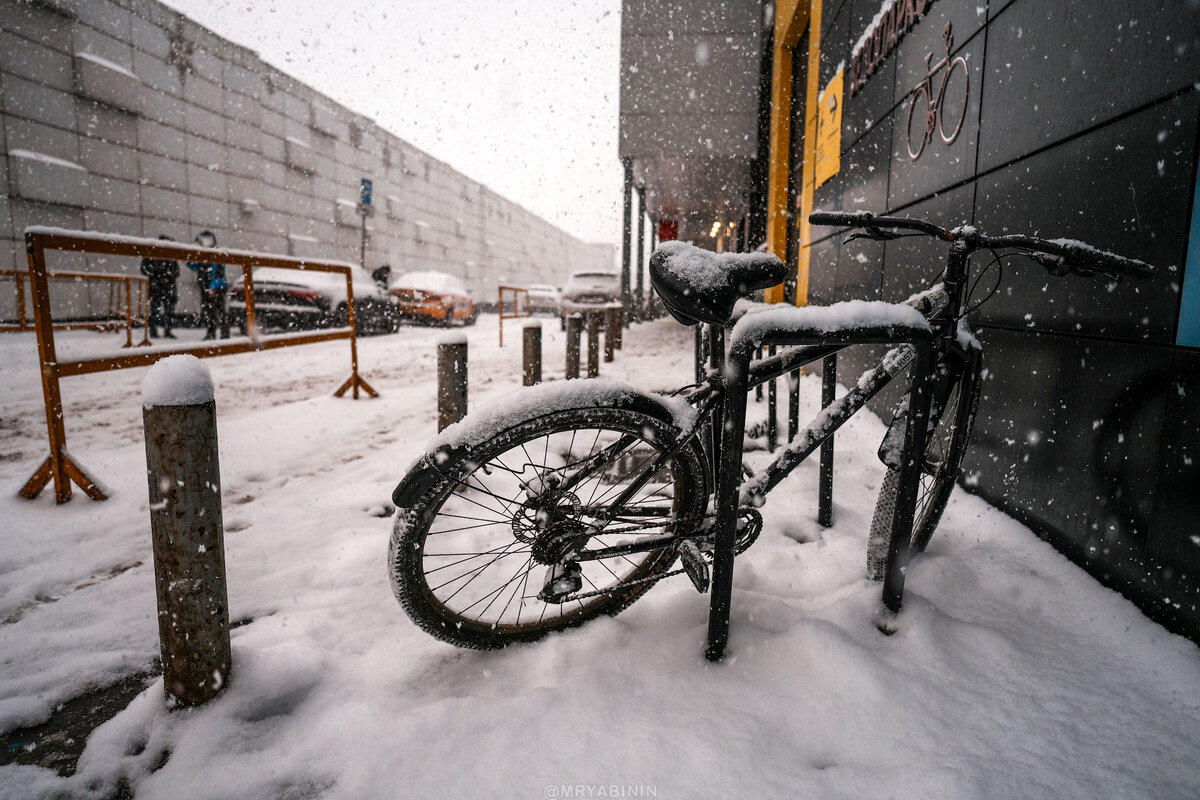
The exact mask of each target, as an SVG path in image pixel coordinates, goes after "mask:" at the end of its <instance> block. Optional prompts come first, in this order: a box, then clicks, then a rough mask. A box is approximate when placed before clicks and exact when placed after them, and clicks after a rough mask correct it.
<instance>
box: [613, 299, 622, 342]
mask: <svg viewBox="0 0 1200 800" xmlns="http://www.w3.org/2000/svg"><path fill="white" fill-rule="evenodd" d="M613 313H614V314H615V315H616V317H617V321H616V329H617V330H616V332H615V333H614V334H613V349H614V350H620V349H621V342H622V341H623V340H624V337H625V309H624V308H622V307H621V306H617V307H616V308H614V309H613Z"/></svg>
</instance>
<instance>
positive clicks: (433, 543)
mask: <svg viewBox="0 0 1200 800" xmlns="http://www.w3.org/2000/svg"><path fill="white" fill-rule="evenodd" d="M680 435H681V434H680V431H679V429H678V428H677V427H675V425H674V424H673V423H671V422H670V421H669V420H667V419H663V418H661V417H659V416H657V415H654V414H650V413H646V412H645V411H639V410H634V409H630V408H611V407H604V408H575V409H568V410H559V411H552V412H549V413H545V414H540V415H538V416H536V417H534V418H531V419H528V420H526V421H523V422H519V423H516V424H513V425H511V427H508V428H507V429H505V430H503V431H500V432H498V433H497V434H495V435H494V436H492V437H491V438H490V439H489V440H488V441H486V442H484V443H482V444H481V445H479V446H477V447H474V448H472V449H471V452H470V454H469V455H463V456H461V457H458V458H456V459H452V461H451V463H445V464H438V465H436V466H433V465H428V466H425V467H423V469H425V470H428V471H429V472H430V474H429V475H426V476H425V478H424V479H425V480H427V481H428V483H429V488H427V489H425V490H423V491H422V493H421V498H420V499H419V500H418V501H417V502H416V503H415V504H414V505H413V506H412V507H410V508H407V509H402V510H401V512H400V513H399V514H398V515H397V519H396V524H395V528H394V532H393V534H392V540H391V546H390V548H389V567H390V571H391V579H392V588H393V591H394V592H395V594H396V597H397V599H399V601H400V603H401V604H402V605H403V606H404V609H405V611H406V612H407V613H408V615H409V616H410V617H411V618H412V619H413V621H414V622H416V623H417V625H419V626H420V627H421V628H423V629H424V630H425V631H426V632H428V633H430V634H432V635H433V636H435V637H437V638H439V639H442V640H444V641H447V642H450V643H452V644H456V645H459V646H461V647H470V648H476V649H495V648H499V647H504V646H506V645H508V644H512V643H514V642H524V641H531V640H534V639H537V638H540V637H541V636H544V635H545V634H547V633H550V632H551V631H556V630H561V629H564V628H568V627H571V626H575V625H580V624H582V623H583V622H586V621H587V620H589V619H592V618H593V617H596V616H598V615H600V614H616V613H617V612H619V611H621V610H623V609H625V608H627V607H628V606H629V605H630V604H631V603H633V602H634V601H635V600H637V599H638V598H639V597H641V596H642V594H644V593H645V592H646V591H647V590H648V589H649V588H650V587H651V586H652V585H653V583H654V582H655V580H656V579H657V578H658V577H661V576H662V575H663V573H664V572H666V571H667V570H668V568H669V567H670V566H671V564H672V562H673V561H674V560H675V558H676V555H677V551H678V540H674V541H672V540H671V539H672V537H673V536H674V535H676V534H680V535H683V534H686V533H687V532H688V531H689V530H693V529H694V527H693V526H695V525H697V524H698V523H699V521H700V520H701V518H702V517H703V513H704V504H705V496H706V490H705V478H704V475H705V469H704V466H703V462H702V458H703V457H702V455H701V454H700V452H699V450H698V448H697V447H696V446H695V445H694V444H688V445H685V446H684V447H683V448H682V449H681V450H680V451H679V452H678V453H676V454H675V455H674V456H673V457H671V458H669V459H668V460H667V461H666V462H665V463H663V464H658V463H657V462H658V461H659V456H660V455H661V454H662V453H663V452H665V451H666V450H667V449H668V448H669V447H671V446H672V445H673V444H674V443H675V442H676V441H677V440H678V439H679V436H680ZM651 472H652V474H647V473H651ZM638 483H640V484H641V485H640V487H639V488H638V489H637V491H636V493H635V494H634V495H633V496H632V497H631V498H630V499H629V500H628V502H626V503H624V504H622V505H621V506H620V507H619V508H614V507H613V503H614V502H615V501H616V500H617V498H618V497H619V496H620V495H621V494H622V493H623V492H624V491H625V490H626V489H628V488H629V487H630V486H633V485H636V484H638ZM609 515H611V517H612V518H611V520H610V521H609V522H607V523H604V524H601V523H598V522H597V521H598V519H600V518H601V517H605V516H609ZM597 525H598V526H599V531H598V532H596V527H597ZM647 537H667V542H666V544H664V546H662V547H659V548H656V549H652V550H648V551H646V550H641V551H638V550H634V551H632V552H627V553H624V554H620V553H613V554H612V555H610V556H607V557H601V558H591V557H590V556H591V555H594V554H595V553H596V552H598V551H600V550H601V549H602V548H604V549H605V550H604V552H611V551H612V549H616V548H619V547H620V546H622V545H631V546H634V547H637V544H636V543H637V542H638V541H639V540H645V539H646V538H647ZM564 562H567V563H569V564H570V566H569V567H568V568H567V570H564V567H563V564H564ZM568 573H569V574H568ZM564 579H565V585H566V586H567V587H568V588H566V589H564V588H562V587H563V586H564V583H563V582H562V581H563V580H564ZM571 581H574V585H573V586H572V585H571ZM551 587H554V588H553V590H551Z"/></svg>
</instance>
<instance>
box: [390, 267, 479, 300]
mask: <svg viewBox="0 0 1200 800" xmlns="http://www.w3.org/2000/svg"><path fill="white" fill-rule="evenodd" d="M388 287H389V288H391V289H420V290H421V291H423V292H437V293H441V294H461V295H465V294H468V292H467V288H466V287H465V286H463V283H462V281H460V280H459V279H458V278H456V277H455V276H453V275H447V274H446V273H445V272H436V271H432V270H430V271H426V272H405V273H404V274H403V275H401V276H399V277H398V278H393V279H392V280H390V281H389V282H388Z"/></svg>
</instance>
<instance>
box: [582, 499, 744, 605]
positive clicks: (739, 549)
mask: <svg viewBox="0 0 1200 800" xmlns="http://www.w3.org/2000/svg"><path fill="white" fill-rule="evenodd" d="M744 511H748V512H751V514H750V522H749V523H748V525H749V526H751V527H750V531H751V532H750V534H749V535H748V536H746V537H744V538H742V539H741V540H740V541H739V542H738V543H737V548H736V549H735V550H734V553H735V555H741V554H742V553H744V552H746V550H747V549H749V547H750V545H752V544H754V542H755V541H756V540H757V539H758V534H759V533H761V532H762V515H761V514H759V513H758V511H757V510H755V509H744ZM704 558H705V560H706V561H708V563H709V564H712V563H713V556H712V553H711V552H705V553H704ZM685 571H686V570H684V569H683V568H680V569H674V570H671V571H670V572H664V573H663V574H662V575H650V576H649V577H646V578H638V579H637V580H632V581H627V582H624V583H621V584H618V585H617V586H613V587H611V588H609V589H596V590H595V591H591V592H582V593H580V594H575V595H571V596H570V597H564V598H563V599H562V600H561V601H559V603H560V604H563V603H570V602H574V601H576V600H586V599H588V598H589V597H599V596H600V595H602V594H612V593H613V592H619V591H623V590H625V589H627V588H629V587H631V586H641V585H642V584H644V583H658V582H659V581H661V580H664V579H666V578H670V577H673V576H675V575H682V574H683V573H684V572H685Z"/></svg>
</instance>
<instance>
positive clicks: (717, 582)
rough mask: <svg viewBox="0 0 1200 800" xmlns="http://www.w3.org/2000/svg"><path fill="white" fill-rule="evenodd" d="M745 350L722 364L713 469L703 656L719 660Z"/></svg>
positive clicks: (729, 575) (729, 590) (724, 633)
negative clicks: (715, 467)
mask: <svg viewBox="0 0 1200 800" xmlns="http://www.w3.org/2000/svg"><path fill="white" fill-rule="evenodd" d="M749 363H750V355H749V353H744V354H743V353H737V352H735V353H732V354H730V356H729V361H728V363H727V364H726V367H725V401H724V403H723V414H722V417H723V420H722V425H721V426H720V437H719V438H720V441H721V446H720V451H719V452H720V455H719V458H720V461H721V463H720V465H719V469H718V471H717V494H716V497H717V509H716V511H717V520H716V543H715V547H714V549H713V580H712V589H711V593H712V594H711V597H710V598H709V608H708V648H707V649H706V650H705V652H704V657H705V658H707V659H708V660H709V661H719V660H720V659H721V657H722V656H723V655H724V654H725V645H726V643H727V642H728V641H729V603H730V598H731V597H732V595H733V559H734V555H735V553H734V549H735V547H736V546H737V513H738V503H737V498H738V483H739V482H740V481H741V477H742V439H743V434H744V429H745V425H746V369H747V367H748V366H749Z"/></svg>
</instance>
